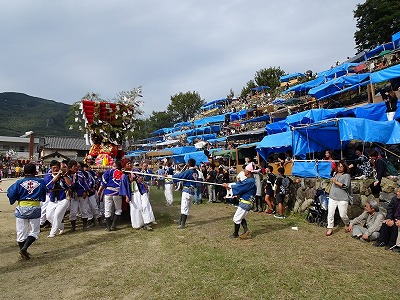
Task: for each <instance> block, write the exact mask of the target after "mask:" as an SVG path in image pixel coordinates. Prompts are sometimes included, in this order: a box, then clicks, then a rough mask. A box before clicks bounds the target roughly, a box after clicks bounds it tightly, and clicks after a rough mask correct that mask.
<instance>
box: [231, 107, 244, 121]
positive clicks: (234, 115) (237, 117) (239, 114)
mask: <svg viewBox="0 0 400 300" xmlns="http://www.w3.org/2000/svg"><path fill="white" fill-rule="evenodd" d="M230 115H231V119H230V121H231V122H233V121H237V120H240V119H243V118H246V116H247V110H246V109H242V110H240V111H238V112H235V113H231V114H230Z"/></svg>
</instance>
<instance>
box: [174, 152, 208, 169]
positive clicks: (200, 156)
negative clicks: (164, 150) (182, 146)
mask: <svg viewBox="0 0 400 300" xmlns="http://www.w3.org/2000/svg"><path fill="white" fill-rule="evenodd" d="M171 158H172V160H173V161H174V162H175V163H176V164H180V163H187V162H188V160H189V159H190V158H193V159H194V160H195V161H196V165H197V166H198V165H200V163H202V162H203V163H204V162H208V157H207V155H205V154H204V151H195V152H188V153H185V154H179V155H172V156H171Z"/></svg>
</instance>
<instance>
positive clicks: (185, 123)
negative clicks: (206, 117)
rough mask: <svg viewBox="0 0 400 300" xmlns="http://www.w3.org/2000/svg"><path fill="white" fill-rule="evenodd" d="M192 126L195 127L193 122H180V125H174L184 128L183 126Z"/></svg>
mask: <svg viewBox="0 0 400 300" xmlns="http://www.w3.org/2000/svg"><path fill="white" fill-rule="evenodd" d="M192 125H193V123H192V122H180V123H176V124H174V127H179V128H182V127H183V126H192Z"/></svg>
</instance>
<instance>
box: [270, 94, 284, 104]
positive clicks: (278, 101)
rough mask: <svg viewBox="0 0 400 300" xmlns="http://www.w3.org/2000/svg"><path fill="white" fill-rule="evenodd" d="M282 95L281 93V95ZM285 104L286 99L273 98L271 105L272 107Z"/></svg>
mask: <svg viewBox="0 0 400 300" xmlns="http://www.w3.org/2000/svg"><path fill="white" fill-rule="evenodd" d="M282 94H283V93H282ZM285 102H286V99H283V98H275V99H274V100H273V101H272V102H271V103H272V104H273V105H280V104H284V103H285Z"/></svg>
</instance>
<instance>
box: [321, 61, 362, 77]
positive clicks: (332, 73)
mask: <svg viewBox="0 0 400 300" xmlns="http://www.w3.org/2000/svg"><path fill="white" fill-rule="evenodd" d="M357 65H358V63H343V64H341V65H339V66H336V67H334V68H332V69H329V70H325V71H322V72H319V73H318V77H325V78H326V79H332V78H335V77H341V76H343V75H346V74H347V73H354V72H353V70H352V69H354V67H355V66H357Z"/></svg>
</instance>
